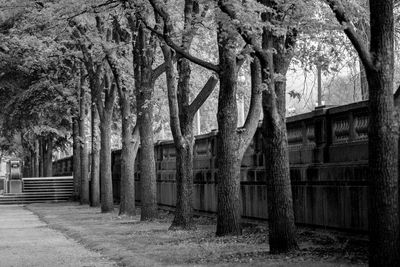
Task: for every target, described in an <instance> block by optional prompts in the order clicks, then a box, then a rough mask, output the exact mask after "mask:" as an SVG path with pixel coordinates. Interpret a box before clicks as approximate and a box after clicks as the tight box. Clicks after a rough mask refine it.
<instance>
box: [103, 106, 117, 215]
mask: <svg viewBox="0 0 400 267" xmlns="http://www.w3.org/2000/svg"><path fill="white" fill-rule="evenodd" d="M111 123H112V111H111V112H105V110H104V114H103V116H102V118H101V120H100V135H101V149H100V162H101V165H100V194H101V197H100V201H101V212H112V211H113V209H114V200H113V190H112V173H111Z"/></svg>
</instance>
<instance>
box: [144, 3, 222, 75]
mask: <svg viewBox="0 0 400 267" xmlns="http://www.w3.org/2000/svg"><path fill="white" fill-rule="evenodd" d="M149 2H150V4H151V5H152V6H153V8H154V11H155V12H156V13H157V14H159V15H160V16H161V17H162V18H163V20H164V32H163V33H160V32H159V31H157V30H155V29H154V28H152V27H150V26H149V25H148V24H147V23H146V21H145V20H144V19H143V18H141V21H142V22H143V23H144V25H145V26H146V28H148V29H149V30H150V31H152V32H153V33H155V34H156V35H157V36H158V37H160V38H162V39H163V40H164V41H165V43H166V44H167V45H168V46H169V47H171V48H172V49H173V50H175V52H176V53H177V54H179V55H181V56H182V57H184V58H186V59H188V60H190V61H191V62H193V63H195V64H197V65H199V66H202V67H204V68H206V69H208V70H211V71H214V72H216V73H219V72H220V66H219V65H216V64H213V63H210V62H207V61H204V60H202V59H199V58H197V57H195V56H192V55H191V54H190V53H189V52H187V51H185V49H184V48H182V47H180V46H178V45H177V44H175V42H174V41H173V40H172V38H171V36H170V33H172V32H173V31H172V29H173V25H172V22H171V19H170V16H169V14H168V12H166V11H165V6H164V4H163V3H162V2H160V1H158V0H149Z"/></svg>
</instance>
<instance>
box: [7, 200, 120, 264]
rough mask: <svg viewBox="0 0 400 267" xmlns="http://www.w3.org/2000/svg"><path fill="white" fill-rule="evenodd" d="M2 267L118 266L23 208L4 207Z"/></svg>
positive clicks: (17, 206) (15, 206)
mask: <svg viewBox="0 0 400 267" xmlns="http://www.w3.org/2000/svg"><path fill="white" fill-rule="evenodd" d="M0 266H1V267H7V266H13V267H25V266H29V267H31V266H38V267H39V266H40V267H47V266H49V267H50V266H51V267H56V266H57V267H58V266H71V267H80V266H96V267H97V266H116V265H115V264H113V263H112V262H110V261H108V260H106V259H104V258H103V257H102V256H101V254H99V253H96V252H93V251H90V250H88V249H86V248H85V247H83V246H82V245H81V244H79V243H77V242H75V241H74V240H71V239H68V238H66V237H65V236H64V235H63V234H62V233H59V232H57V231H55V230H52V229H50V228H49V227H48V226H47V225H46V224H45V223H44V222H42V221H40V220H39V218H38V217H37V216H36V215H34V214H33V213H32V212H30V211H28V210H26V209H24V207H23V206H19V205H0Z"/></svg>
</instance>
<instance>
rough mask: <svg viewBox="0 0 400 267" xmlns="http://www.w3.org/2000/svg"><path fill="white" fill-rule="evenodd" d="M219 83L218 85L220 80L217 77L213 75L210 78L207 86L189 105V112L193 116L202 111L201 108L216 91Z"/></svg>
mask: <svg viewBox="0 0 400 267" xmlns="http://www.w3.org/2000/svg"><path fill="white" fill-rule="evenodd" d="M217 83H218V78H217V77H216V76H214V75H212V76H211V77H210V78H208V81H207V82H206V84H205V85H204V86H203V88H202V89H201V91H200V92H199V93H198V94H197V96H196V98H195V99H194V100H193V101H192V103H191V104H190V105H189V108H188V111H189V113H190V114H191V115H192V116H194V114H196V112H197V111H198V110H199V109H200V107H201V106H202V105H203V104H204V102H205V101H206V100H207V98H208V97H209V96H210V94H211V93H212V91H214V88H215V86H216V85H217Z"/></svg>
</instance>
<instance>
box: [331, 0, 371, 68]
mask: <svg viewBox="0 0 400 267" xmlns="http://www.w3.org/2000/svg"><path fill="white" fill-rule="evenodd" d="M325 1H326V2H327V3H328V5H329V7H330V8H331V9H332V11H333V13H334V14H335V16H336V19H337V20H338V21H339V23H340V24H341V25H342V26H343V27H344V29H343V31H344V33H345V34H346V35H347V37H348V38H349V40H350V42H351V43H352V44H353V46H354V48H355V49H356V51H357V53H358V56H359V57H360V59H361V61H362V63H363V64H364V67H365V68H366V69H374V63H373V61H372V56H371V53H370V52H369V51H368V47H367V46H366V45H365V44H364V43H363V41H362V38H361V36H359V34H358V33H357V32H356V29H355V27H354V25H353V24H352V22H351V21H350V19H349V18H348V17H347V15H346V12H345V10H344V7H343V5H342V3H341V2H340V1H337V0H325Z"/></svg>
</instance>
